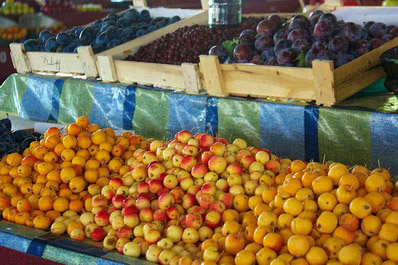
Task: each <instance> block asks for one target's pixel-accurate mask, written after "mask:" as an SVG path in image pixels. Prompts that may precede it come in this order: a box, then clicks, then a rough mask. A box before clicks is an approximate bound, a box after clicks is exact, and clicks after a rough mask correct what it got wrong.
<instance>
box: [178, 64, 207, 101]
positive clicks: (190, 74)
mask: <svg viewBox="0 0 398 265" xmlns="http://www.w3.org/2000/svg"><path fill="white" fill-rule="evenodd" d="M181 68H182V77H183V78H184V83H185V92H187V93H188V94H199V92H200V91H202V90H203V85H202V80H201V75H200V71H199V67H198V65H197V64H193V63H183V64H181Z"/></svg>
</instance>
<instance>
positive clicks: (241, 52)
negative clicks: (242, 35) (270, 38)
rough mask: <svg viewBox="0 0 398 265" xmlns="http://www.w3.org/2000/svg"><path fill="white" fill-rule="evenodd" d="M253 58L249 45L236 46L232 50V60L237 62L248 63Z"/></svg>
mask: <svg viewBox="0 0 398 265" xmlns="http://www.w3.org/2000/svg"><path fill="white" fill-rule="evenodd" d="M252 58H253V49H252V48H251V47H250V46H249V45H242V44H238V45H236V47H235V49H234V59H236V60H237V61H238V62H250V60H251V59H252Z"/></svg>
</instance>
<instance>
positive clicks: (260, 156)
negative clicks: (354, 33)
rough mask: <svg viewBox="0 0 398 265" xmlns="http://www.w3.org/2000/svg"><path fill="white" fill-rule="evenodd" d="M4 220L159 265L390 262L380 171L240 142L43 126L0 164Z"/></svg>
mask: <svg viewBox="0 0 398 265" xmlns="http://www.w3.org/2000/svg"><path fill="white" fill-rule="evenodd" d="M0 211H1V212H2V216H3V219H4V220H7V221H9V222H15V223H17V224H21V225H27V226H32V227H34V228H37V229H43V230H50V231H51V232H52V233H54V234H57V235H62V234H64V233H67V234H68V235H69V236H70V237H71V238H72V239H74V240H83V239H85V238H87V239H92V240H94V241H102V242H103V247H104V248H105V249H107V250H116V251H118V252H119V253H123V254H125V255H128V256H131V257H137V258H138V257H142V258H145V259H147V260H148V261H151V262H157V263H161V264H181V265H184V264H194V265H198V264H205V265H209V264H210V265H211V264H225V265H226V264H238V265H241V264H242V265H245V264H249V265H250V264H259V265H268V264H271V265H287V264H291V265H306V264H310V265H322V264H330V265H335V264H336V265H337V264H343V265H354V264H357V265H359V264H364V265H368V264H369V265H394V264H398V192H397V187H396V186H395V185H394V184H393V182H392V179H391V175H390V173H389V172H388V170H386V169H383V168H377V169H374V170H373V171H370V170H369V169H367V168H365V167H363V166H353V167H350V168H349V167H347V166H346V165H344V164H341V163H335V162H326V163H324V164H322V163H317V162H305V161H302V160H294V161H291V160H290V159H281V158H278V157H277V156H276V155H274V154H271V153H270V152H269V151H268V150H267V149H261V148H257V147H250V146H248V144H247V142H246V141H245V140H243V139H235V140H234V141H233V142H232V143H228V141H227V140H225V139H224V138H218V137H213V136H211V135H209V134H204V133H197V134H195V135H192V134H191V133H190V132H188V131H181V132H179V133H177V134H176V136H175V138H174V139H173V140H170V141H162V140H156V139H146V138H144V137H142V136H136V135H133V134H132V133H130V132H125V133H123V134H121V135H116V133H115V132H114V131H113V130H112V129H109V128H108V129H100V128H99V127H98V126H97V125H95V124H90V122H89V120H88V119H87V118H85V117H79V118H78V119H77V120H76V122H75V123H72V124H69V125H67V126H66V128H65V131H64V132H63V131H61V130H60V129H57V128H55V127H51V128H49V129H48V130H47V132H46V133H45V134H44V137H43V139H42V140H40V141H36V142H32V144H31V145H30V147H29V148H27V149H26V150H25V151H24V152H23V155H19V154H17V153H13V154H9V155H6V156H4V157H3V158H2V159H1V161H0Z"/></svg>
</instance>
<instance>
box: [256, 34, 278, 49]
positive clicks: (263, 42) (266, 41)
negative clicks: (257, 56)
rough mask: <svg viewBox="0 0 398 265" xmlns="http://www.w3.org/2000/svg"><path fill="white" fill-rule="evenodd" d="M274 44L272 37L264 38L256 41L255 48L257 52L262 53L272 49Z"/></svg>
mask: <svg viewBox="0 0 398 265" xmlns="http://www.w3.org/2000/svg"><path fill="white" fill-rule="evenodd" d="M273 44H274V42H273V41H272V38H271V37H270V36H263V37H260V38H258V39H256V41H255V42H254V48H255V49H256V51H259V52H261V51H263V50H265V49H266V48H268V47H272V45H273Z"/></svg>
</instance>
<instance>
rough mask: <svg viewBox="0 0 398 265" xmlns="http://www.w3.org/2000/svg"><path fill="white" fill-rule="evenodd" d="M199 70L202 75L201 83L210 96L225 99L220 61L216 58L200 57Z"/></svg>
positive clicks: (225, 93)
mask: <svg viewBox="0 0 398 265" xmlns="http://www.w3.org/2000/svg"><path fill="white" fill-rule="evenodd" d="M200 69H201V71H202V75H203V83H204V87H205V89H206V91H207V93H208V94H209V95H210V96H218V97H225V96H228V92H227V91H226V88H225V84H224V78H223V73H222V72H221V66H220V61H219V60H218V57H217V56H205V55H201V56H200Z"/></svg>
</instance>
